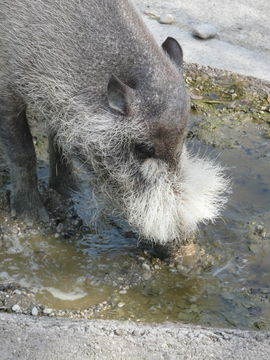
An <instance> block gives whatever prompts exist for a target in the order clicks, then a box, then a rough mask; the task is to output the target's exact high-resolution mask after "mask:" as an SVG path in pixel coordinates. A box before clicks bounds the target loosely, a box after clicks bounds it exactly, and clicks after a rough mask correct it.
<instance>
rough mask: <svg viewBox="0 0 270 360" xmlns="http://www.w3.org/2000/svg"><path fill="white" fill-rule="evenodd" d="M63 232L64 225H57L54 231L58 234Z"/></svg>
mask: <svg viewBox="0 0 270 360" xmlns="http://www.w3.org/2000/svg"><path fill="white" fill-rule="evenodd" d="M63 230H64V224H63V223H59V224H58V225H57V227H56V231H57V232H58V233H61V232H63Z"/></svg>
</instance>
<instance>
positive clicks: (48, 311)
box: [43, 308, 53, 315]
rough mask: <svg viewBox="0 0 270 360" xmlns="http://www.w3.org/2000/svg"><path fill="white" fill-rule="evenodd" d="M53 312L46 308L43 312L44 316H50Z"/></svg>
mask: <svg viewBox="0 0 270 360" xmlns="http://www.w3.org/2000/svg"><path fill="white" fill-rule="evenodd" d="M52 312H53V309H49V308H46V309H44V310H43V314H45V315H50V314H51V313H52Z"/></svg>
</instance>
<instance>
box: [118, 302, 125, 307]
mask: <svg viewBox="0 0 270 360" xmlns="http://www.w3.org/2000/svg"><path fill="white" fill-rule="evenodd" d="M125 305H126V304H125V303H123V302H120V303H119V304H118V305H117V306H118V307H119V308H122V307H123V306H125Z"/></svg>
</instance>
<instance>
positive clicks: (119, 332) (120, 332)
mask: <svg viewBox="0 0 270 360" xmlns="http://www.w3.org/2000/svg"><path fill="white" fill-rule="evenodd" d="M114 333H115V335H118V336H123V335H124V331H123V330H122V329H115V330H114Z"/></svg>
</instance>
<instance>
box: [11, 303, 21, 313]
mask: <svg viewBox="0 0 270 360" xmlns="http://www.w3.org/2000/svg"><path fill="white" fill-rule="evenodd" d="M11 310H12V311H14V312H16V313H18V312H20V311H21V307H20V306H19V305H18V304H15V305H13V306H12V308H11Z"/></svg>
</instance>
